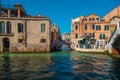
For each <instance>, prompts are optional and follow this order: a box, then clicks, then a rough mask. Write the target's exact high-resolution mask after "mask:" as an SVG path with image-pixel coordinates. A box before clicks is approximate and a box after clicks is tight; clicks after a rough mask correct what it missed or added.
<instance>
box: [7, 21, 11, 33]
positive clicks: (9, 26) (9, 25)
mask: <svg viewBox="0 0 120 80" xmlns="http://www.w3.org/2000/svg"><path fill="white" fill-rule="evenodd" d="M6 33H7V34H11V22H7V24H6Z"/></svg>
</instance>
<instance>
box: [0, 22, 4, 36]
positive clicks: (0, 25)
mask: <svg viewBox="0 0 120 80" xmlns="http://www.w3.org/2000/svg"><path fill="white" fill-rule="evenodd" d="M0 34H5V22H3V21H2V22H0Z"/></svg>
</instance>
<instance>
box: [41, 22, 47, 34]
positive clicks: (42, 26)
mask: <svg viewBox="0 0 120 80" xmlns="http://www.w3.org/2000/svg"><path fill="white" fill-rule="evenodd" d="M40 29H41V30H40V32H41V33H44V32H46V24H45V23H41V25H40Z"/></svg>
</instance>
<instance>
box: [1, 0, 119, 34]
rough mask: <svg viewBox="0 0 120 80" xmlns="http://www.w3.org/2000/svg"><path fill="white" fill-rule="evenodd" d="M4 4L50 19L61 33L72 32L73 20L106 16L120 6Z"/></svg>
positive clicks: (48, 1) (38, 0) (95, 0)
mask: <svg viewBox="0 0 120 80" xmlns="http://www.w3.org/2000/svg"><path fill="white" fill-rule="evenodd" d="M1 3H2V4H22V6H23V7H24V9H25V10H26V13H27V14H28V15H35V16H38V15H43V16H47V17H50V19H51V23H52V24H54V23H55V24H57V25H58V26H59V29H60V33H61V34H62V33H65V32H67V33H68V32H69V33H70V32H71V19H74V18H77V17H79V16H87V15H89V14H96V15H99V16H100V17H101V19H102V17H104V15H106V14H107V13H108V12H110V11H111V10H112V9H114V8H115V7H117V6H118V5H120V0H1Z"/></svg>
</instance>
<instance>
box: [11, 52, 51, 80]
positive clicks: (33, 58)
mask: <svg viewBox="0 0 120 80" xmlns="http://www.w3.org/2000/svg"><path fill="white" fill-rule="evenodd" d="M16 58H17V59H16ZM11 59H12V61H13V63H12V64H11V66H14V67H13V68H12V69H11V71H12V72H13V75H12V77H14V78H18V77H19V78H20V77H21V80H22V79H24V78H25V79H27V80H33V79H45V78H47V77H48V78H49V77H51V76H53V72H49V65H50V63H51V60H50V54H49V53H48V54H47V53H46V55H43V54H37V55H36V54H34V55H33V54H30V55H27V54H25V55H24V54H23V55H21V56H18V57H17V56H16V57H14V58H11Z"/></svg>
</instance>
